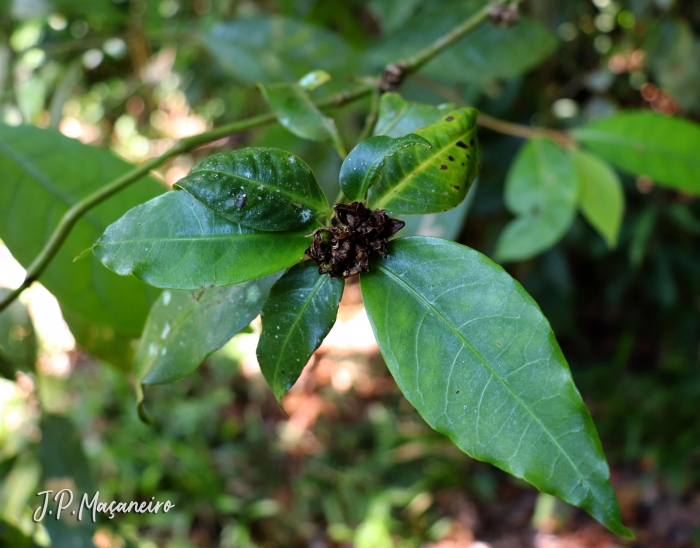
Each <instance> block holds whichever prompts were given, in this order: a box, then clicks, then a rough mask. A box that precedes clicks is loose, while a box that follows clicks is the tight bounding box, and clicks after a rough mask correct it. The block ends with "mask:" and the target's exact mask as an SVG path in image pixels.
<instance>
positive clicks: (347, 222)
mask: <svg viewBox="0 0 700 548" xmlns="http://www.w3.org/2000/svg"><path fill="white" fill-rule="evenodd" d="M333 211H334V213H333V217H332V218H331V225H332V226H331V227H330V228H327V227H322V228H317V229H316V230H315V231H314V232H313V234H311V236H313V239H314V241H313V243H312V244H311V247H309V249H307V250H306V254H307V255H308V256H309V257H311V258H312V259H313V260H314V261H316V264H318V273H319V274H329V275H331V276H333V277H334V278H335V277H343V278H349V277H350V276H354V275H355V274H359V273H360V272H369V257H370V255H371V254H372V251H378V252H379V253H381V255H382V256H386V255H387V249H386V241H387V239H389V238H391V237H392V236H393V235H394V234H396V233H397V232H398V231H399V230H401V229H402V228H403V227H404V226H405V224H406V223H404V222H403V221H399V220H398V219H392V218H391V217H389V216H388V215H387V214H386V212H385V211H384V210H383V209H375V210H374V211H370V210H369V209H367V208H366V207H365V206H364V205H362V204H361V203H360V202H352V203H351V204H335V205H334V206H333Z"/></svg>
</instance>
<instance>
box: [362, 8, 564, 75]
mask: <svg viewBox="0 0 700 548" xmlns="http://www.w3.org/2000/svg"><path fill="white" fill-rule="evenodd" d="M427 4H430V5H427V6H426V9H424V10H422V11H421V12H420V13H418V14H417V15H416V16H414V17H413V18H411V19H410V20H409V21H407V22H406V23H405V24H404V25H402V26H401V28H400V29H399V30H398V31H397V32H395V33H393V34H391V35H390V36H387V37H386V38H385V39H384V40H382V41H381V42H380V43H379V44H378V45H377V46H375V47H374V48H373V49H372V52H371V54H370V62H372V64H373V66H375V67H377V68H379V67H382V66H384V65H385V64H386V63H388V62H393V61H395V60H396V59H404V58H406V57H409V56H411V55H413V54H414V53H415V52H416V51H420V49H421V48H423V47H426V46H428V45H429V44H431V43H432V42H433V41H435V40H436V39H438V38H440V37H442V36H444V35H445V34H447V33H448V32H449V31H451V30H452V29H453V28H454V27H455V25H457V24H458V23H459V22H461V21H464V20H466V19H467V18H468V17H470V16H471V15H473V14H474V13H475V12H476V11H477V10H478V9H481V8H482V7H483V6H484V3H483V2H481V1H479V0H471V1H470V0H466V1H465V0H453V1H451V2H441V3H436V4H435V5H432V3H427ZM556 47H557V39H556V38H555V37H554V35H553V34H552V33H551V32H549V31H548V30H547V29H546V28H545V27H544V26H542V25H541V24H539V23H537V22H536V21H534V20H533V19H530V18H529V17H521V18H520V19H519V20H518V22H517V24H515V25H513V26H512V27H511V28H507V29H504V28H500V27H498V26H495V25H488V24H486V25H480V26H479V27H477V28H475V29H474V30H473V31H472V32H470V33H469V34H468V35H467V36H465V37H464V38H462V39H461V40H459V41H458V42H457V43H456V44H455V45H454V46H452V47H450V48H449V49H447V50H446V51H445V52H444V53H442V54H440V55H438V56H437V57H436V58H435V59H434V60H432V61H431V62H429V63H427V64H426V65H425V67H424V68H422V69H421V73H422V74H425V75H426V76H429V77H430V78H435V79H438V80H443V81H449V82H463V83H466V84H474V83H478V84H487V83H490V82H492V81H493V80H495V79H500V78H513V77H514V76H519V75H520V74H523V73H524V72H526V71H527V70H529V69H531V68H533V67H535V66H537V65H538V64H539V63H541V62H542V61H544V60H545V59H546V58H547V57H548V56H549V55H550V54H551V53H552V52H553V51H554V50H555V49H556Z"/></svg>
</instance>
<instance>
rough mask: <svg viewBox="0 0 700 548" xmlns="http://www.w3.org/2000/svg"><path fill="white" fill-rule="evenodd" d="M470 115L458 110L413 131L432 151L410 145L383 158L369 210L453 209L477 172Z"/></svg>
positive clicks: (469, 111)
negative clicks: (429, 145) (382, 165)
mask: <svg viewBox="0 0 700 548" xmlns="http://www.w3.org/2000/svg"><path fill="white" fill-rule="evenodd" d="M476 115H477V111H476V109H473V108H462V109H459V110H454V111H452V112H451V113H449V114H448V115H447V116H445V117H444V118H442V119H441V120H440V121H438V122H435V123H434V124H431V125H429V126H427V127H425V128H423V129H418V130H416V131H415V132H414V133H415V134H416V135H418V136H419V137H423V138H424V139H426V140H427V141H428V142H429V143H430V144H431V145H432V148H426V147H423V146H414V147H409V148H405V149H403V150H400V151H398V152H397V153H396V154H394V155H393V156H388V157H386V158H385V160H384V168H383V169H382V176H381V179H380V180H379V181H378V182H377V183H376V184H375V185H374V186H372V187H371V188H370V190H369V206H370V207H372V208H382V209H386V210H387V211H389V212H390V213H404V214H408V215H411V214H419V213H436V212H438V211H446V210H448V209H451V208H453V207H456V206H457V205H459V204H460V202H462V200H464V198H465V196H466V195H467V191H468V190H469V187H470V185H471V184H472V182H473V181H474V177H476V173H477V171H478V170H479V146H478V143H477V140H476Z"/></svg>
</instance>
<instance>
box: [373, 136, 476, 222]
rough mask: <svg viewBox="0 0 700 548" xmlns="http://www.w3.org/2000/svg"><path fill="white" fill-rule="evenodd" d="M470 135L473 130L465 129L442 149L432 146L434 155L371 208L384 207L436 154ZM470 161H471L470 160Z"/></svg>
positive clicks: (466, 168) (466, 169)
mask: <svg viewBox="0 0 700 548" xmlns="http://www.w3.org/2000/svg"><path fill="white" fill-rule="evenodd" d="M418 131H420V130H418ZM418 131H416V132H415V133H416V135H420V136H421V137H424V136H423V135H421V134H420V133H418ZM472 133H474V129H473V128H472V129H471V130H469V129H467V131H465V132H464V133H459V134H458V136H457V138H456V139H454V140H452V141H450V142H449V144H447V145H445V146H443V147H441V148H438V147H437V146H435V145H433V150H434V153H433V154H430V155H429V156H428V157H427V158H426V159H425V160H423V161H422V162H421V163H420V164H418V166H417V167H416V168H415V169H414V170H413V171H411V173H410V174H409V175H408V176H406V177H404V178H403V179H402V180H400V181H399V183H398V184H396V185H394V186H393V187H391V188H390V189H388V190H387V192H386V193H385V194H384V196H382V197H381V199H380V200H378V201H376V202H374V203H373V204H372V207H373V208H375V209H380V208H381V207H385V204H386V202H387V201H388V200H389V199H390V198H393V197H394V196H396V194H398V193H399V191H401V190H403V188H404V187H405V186H406V185H407V184H408V183H409V182H411V180H412V179H413V178H414V177H415V176H416V175H417V174H418V173H420V172H422V171H423V169H424V168H425V165H426V164H429V163H431V162H432V161H433V159H434V158H435V157H436V156H437V155H438V154H440V153H441V152H443V151H445V149H447V148H449V147H452V146H454V145H455V143H456V142H457V141H460V140H461V139H463V138H464V137H465V135H469V134H472ZM424 138H425V139H427V140H428V141H429V142H431V143H432V141H430V140H429V139H428V138H427V137H424ZM470 161H471V160H470ZM465 171H467V172H468V171H469V165H468V164H467V166H466V167H465ZM369 190H371V187H370V189H369Z"/></svg>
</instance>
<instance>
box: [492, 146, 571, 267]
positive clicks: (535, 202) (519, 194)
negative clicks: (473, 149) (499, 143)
mask: <svg viewBox="0 0 700 548" xmlns="http://www.w3.org/2000/svg"><path fill="white" fill-rule="evenodd" d="M577 195H578V177H577V175H576V172H575V171H574V165H573V162H572V160H571V157H570V156H569V155H568V154H567V153H566V152H564V151H563V150H562V149H561V148H559V147H558V146H557V145H556V144H554V143H553V142H552V141H549V140H547V139H532V140H531V141H529V142H528V143H526V144H525V146H523V148H522V149H521V150H520V152H519V153H518V156H517V158H516V159H515V161H514V162H513V165H512V166H511V168H510V170H509V172H508V177H507V179H506V188H505V202H506V206H507V207H508V209H509V210H510V211H511V212H512V213H514V214H516V215H517V218H516V219H514V220H513V221H511V222H510V223H508V225H507V226H506V228H505V229H504V230H503V232H502V233H501V236H500V237H499V239H498V244H497V246H496V258H497V259H498V260H499V261H518V260H522V259H528V258H530V257H533V256H534V255H537V254H538V253H541V252H542V251H544V250H546V249H548V248H550V247H551V246H553V245H554V244H555V243H557V242H558V241H559V239H560V238H561V237H562V236H564V234H565V233H566V231H567V230H568V228H569V226H570V225H571V223H572V221H573V219H574V216H575V214H576V199H577Z"/></svg>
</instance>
